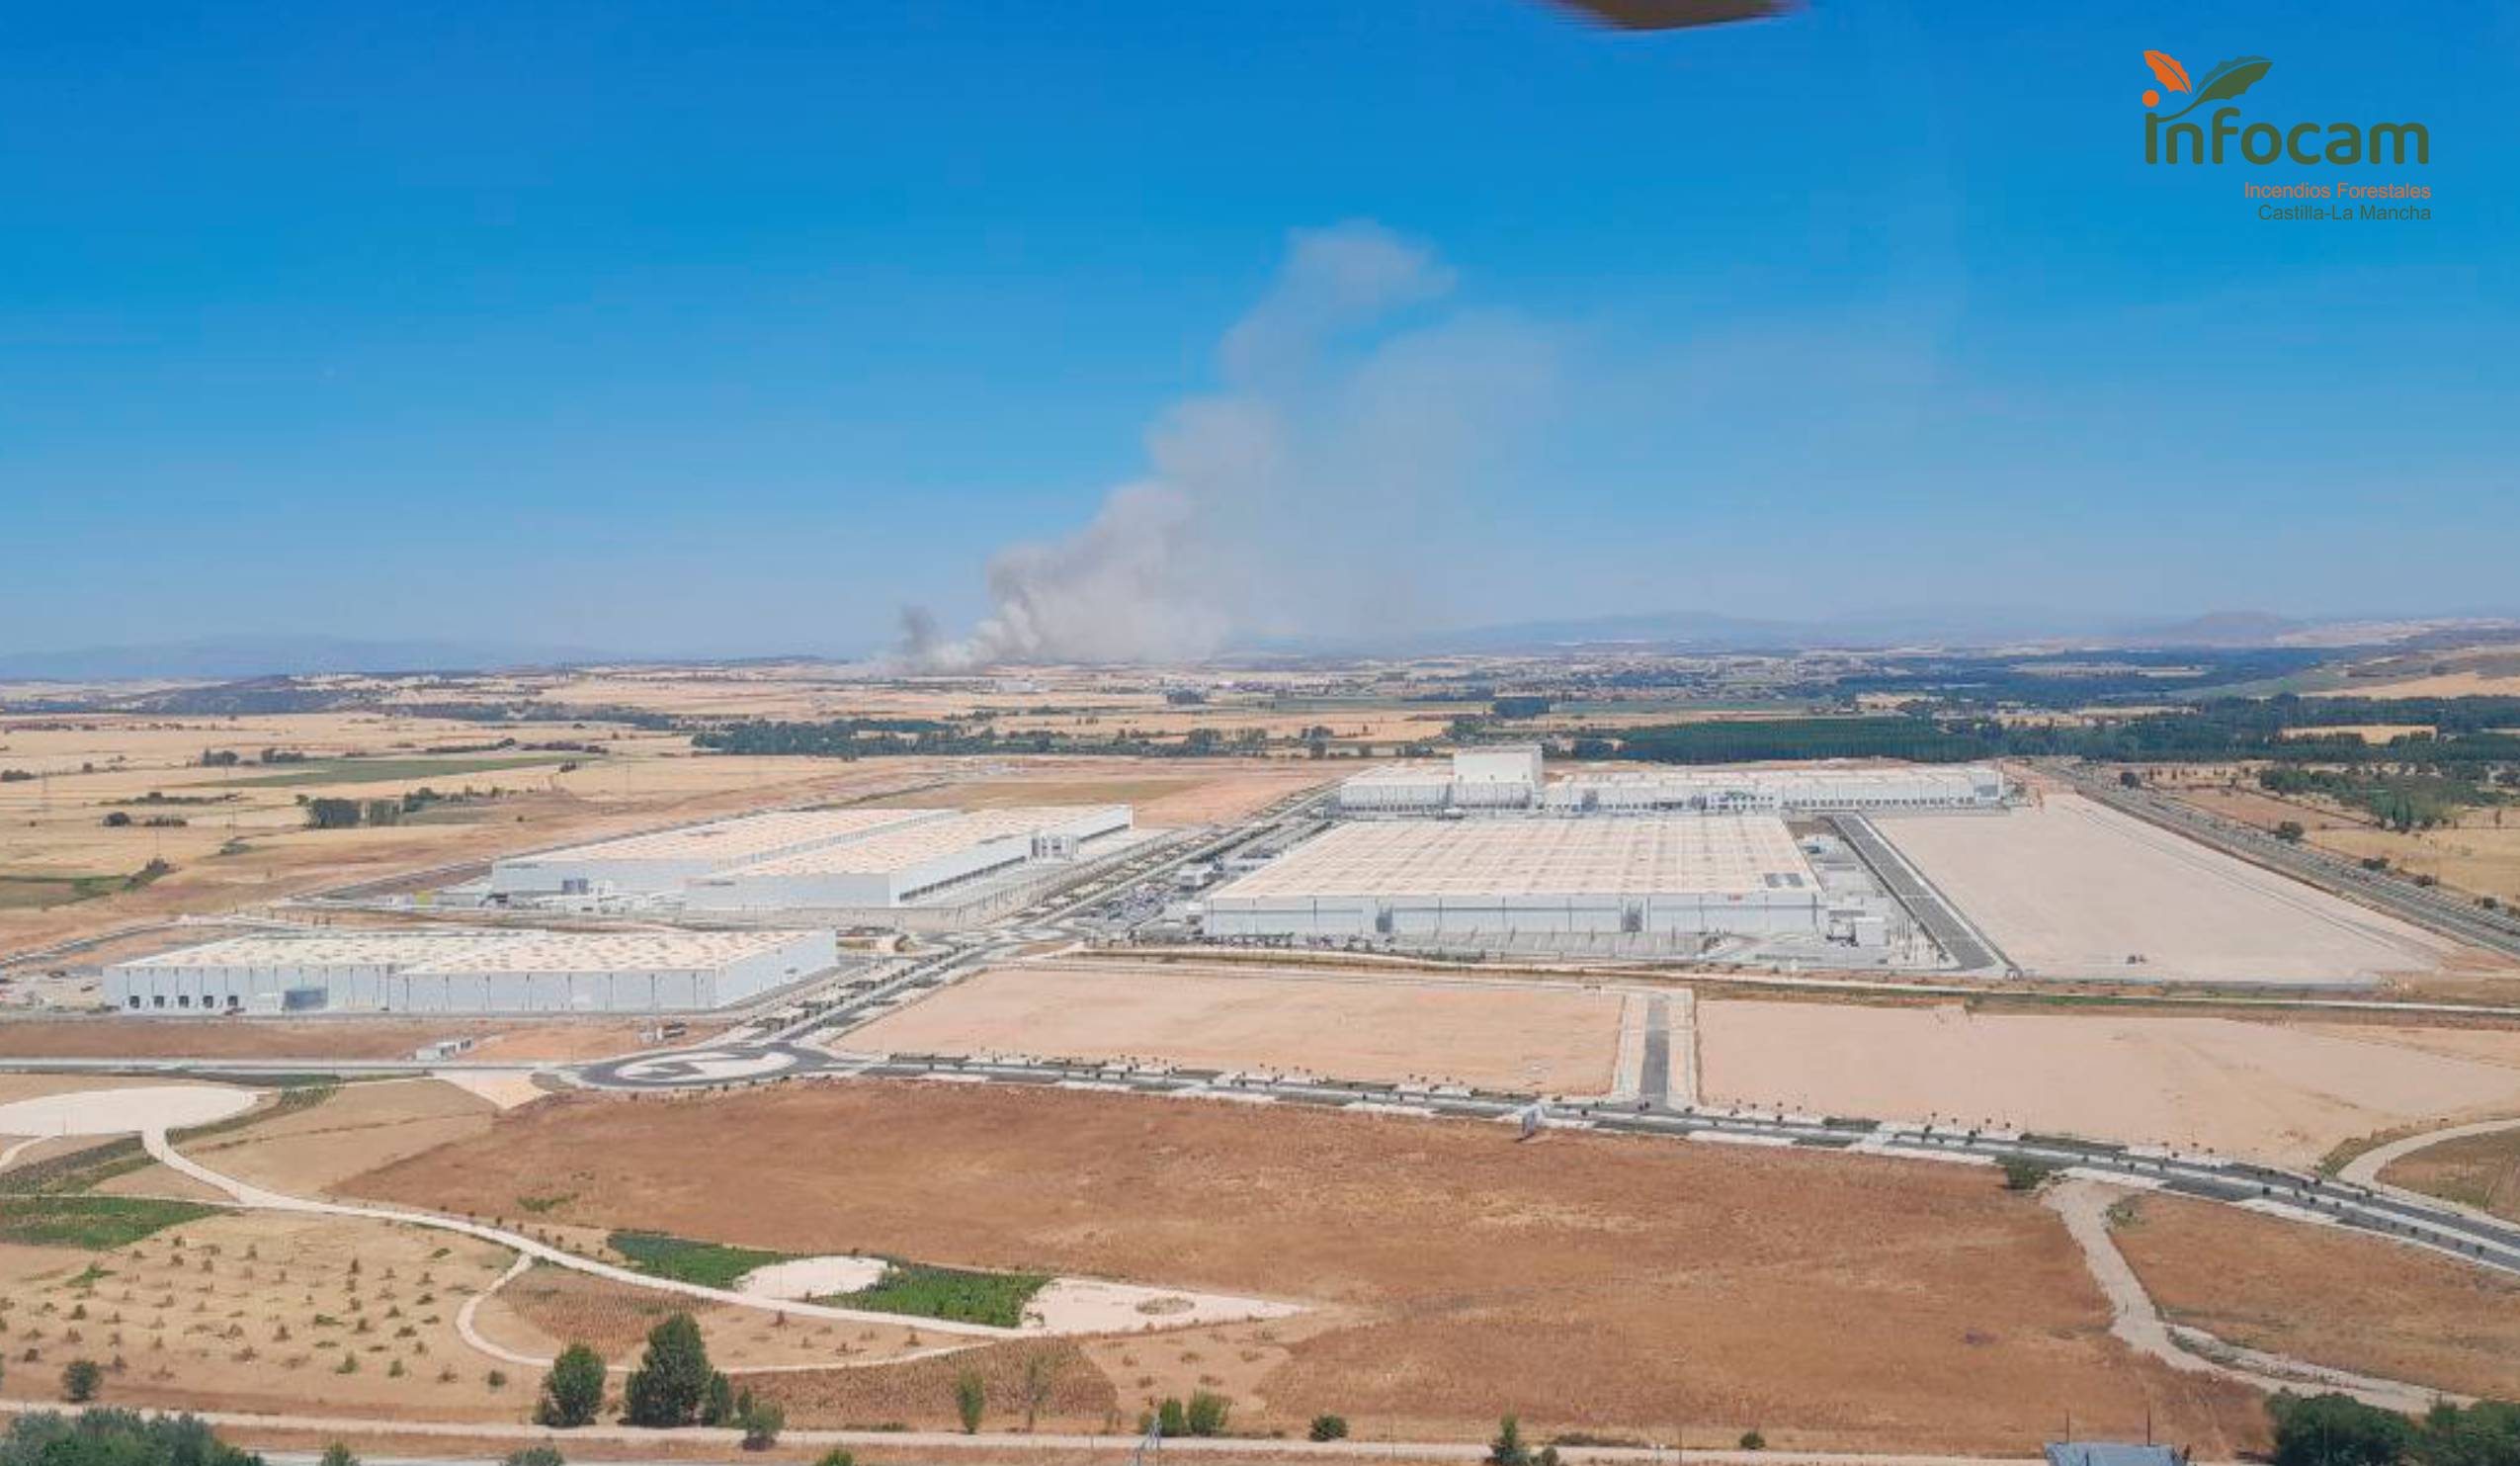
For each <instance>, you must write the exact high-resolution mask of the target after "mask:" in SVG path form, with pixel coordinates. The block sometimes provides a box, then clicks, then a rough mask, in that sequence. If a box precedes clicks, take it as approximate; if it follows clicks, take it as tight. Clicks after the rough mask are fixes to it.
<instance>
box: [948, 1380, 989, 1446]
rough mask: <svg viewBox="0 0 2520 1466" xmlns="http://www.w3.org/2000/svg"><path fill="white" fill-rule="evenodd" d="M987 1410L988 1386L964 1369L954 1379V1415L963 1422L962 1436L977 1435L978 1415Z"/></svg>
mask: <svg viewBox="0 0 2520 1466" xmlns="http://www.w3.org/2000/svg"><path fill="white" fill-rule="evenodd" d="M988 1408H989V1391H988V1386H986V1385H984V1384H981V1383H980V1377H979V1376H978V1375H977V1374H975V1373H973V1372H972V1371H970V1370H968V1369H966V1370H964V1371H963V1372H962V1373H961V1374H958V1375H956V1376H955V1377H954V1414H955V1416H956V1417H957V1418H959V1419H960V1420H961V1421H962V1422H963V1433H964V1434H966V1435H973V1434H977V1433H978V1431H979V1428H980V1414H981V1412H983V1411H985V1410H987V1409H988Z"/></svg>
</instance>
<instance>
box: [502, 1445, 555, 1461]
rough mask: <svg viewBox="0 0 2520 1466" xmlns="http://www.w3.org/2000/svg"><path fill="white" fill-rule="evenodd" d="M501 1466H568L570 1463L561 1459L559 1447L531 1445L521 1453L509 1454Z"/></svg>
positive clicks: (512, 1452) (511, 1452)
mask: <svg viewBox="0 0 2520 1466" xmlns="http://www.w3.org/2000/svg"><path fill="white" fill-rule="evenodd" d="M499 1466H568V1463H567V1462H566V1461H564V1460H562V1459H561V1458H560V1451H559V1447H557V1446H549V1445H529V1446H527V1447H526V1448H525V1449H523V1450H521V1451H510V1452H508V1456H507V1459H506V1460H504V1461H501V1462H500V1463H499Z"/></svg>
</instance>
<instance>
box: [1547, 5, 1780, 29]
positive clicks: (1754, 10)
mask: <svg viewBox="0 0 2520 1466" xmlns="http://www.w3.org/2000/svg"><path fill="white" fill-rule="evenodd" d="M1557 3H1558V4H1560V5H1563V6H1566V7H1567V8H1568V9H1571V10H1579V11H1582V12H1583V13H1584V14H1585V15H1586V16H1587V17H1589V18H1590V19H1592V20H1593V21H1595V22H1597V23H1599V24H1601V25H1605V26H1614V27H1616V28H1618V29H1619V30H1622V31H1677V30H1680V29H1682V28H1683V27H1687V26H1718V25H1722V24H1723V23H1724V22H1726V21H1757V20H1765V19H1767V18H1768V17H1770V16H1778V15H1783V14H1785V13H1786V12H1787V11H1788V10H1790V9H1792V8H1793V6H1792V4H1791V0H1557Z"/></svg>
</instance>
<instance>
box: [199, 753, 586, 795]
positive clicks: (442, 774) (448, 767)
mask: <svg viewBox="0 0 2520 1466" xmlns="http://www.w3.org/2000/svg"><path fill="white" fill-rule="evenodd" d="M586 756H587V755H586V754H583V753H518V754H510V755H506V756H502V757H499V758H313V759H308V760H307V761H306V762H304V763H292V764H278V765H274V766H273V767H276V768H279V769H281V770H282V772H279V773H272V774H248V775H245V776H243V777H241V778H235V779H222V780H220V781H219V782H220V783H221V784H223V785H227V786H229V787H232V788H236V789H281V788H286V787H288V786H290V785H293V784H393V783H408V782H410V781H412V780H415V779H455V778H460V777H468V776H470V775H473V774H495V773H497V772H499V771H500V770H501V769H530V768H544V767H547V766H549V765H551V764H555V763H568V762H570V761H572V760H577V759H583V758H585V757H586Z"/></svg>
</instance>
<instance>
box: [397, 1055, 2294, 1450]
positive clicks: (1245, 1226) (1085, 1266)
mask: <svg viewBox="0 0 2520 1466" xmlns="http://www.w3.org/2000/svg"><path fill="white" fill-rule="evenodd" d="M735 1138H740V1139H739V1140H736V1139H735ZM730 1141H732V1142H733V1143H730ZM765 1156H777V1157H780V1158H783V1159H782V1163H781V1164H778V1165H776V1166H768V1165H763V1164H759V1162H760V1158H762V1157H765ZM520 1186H528V1187H532V1188H534V1189H536V1190H538V1191H541V1192H545V1193H548V1194H551V1195H555V1196H559V1197H563V1198H564V1199H562V1200H559V1201H557V1202H556V1203H555V1204H554V1205H553V1206H552V1208H551V1212H552V1214H553V1215H555V1216H557V1217H559V1218H561V1219H563V1220H565V1221H568V1222H571V1223H576V1224H581V1225H593V1224H599V1223H600V1224H604V1225H616V1226H633V1227H641V1228H650V1229H655V1230H660V1231H668V1232H673V1233H677V1234H679V1235H684V1236H692V1237H705V1238H714V1239H718V1240H722V1241H727V1242H731V1243H740V1244H745V1245H750V1246H757V1247H766V1248H776V1249H779V1250H788V1251H795V1252H836V1251H848V1250H853V1249H857V1250H872V1251H882V1252H889V1253H894V1254H900V1255H910V1256H916V1257H919V1258H921V1259H922V1260H930V1261H936V1262H942V1263H953V1264H961V1265H967V1266H980V1267H999V1268H1010V1269H1031V1270H1042V1271H1050V1272H1059V1273H1073V1274H1081V1275H1087V1276H1101V1277H1110V1278H1116V1279H1122V1280H1127V1281H1135V1282H1146V1283H1151V1284H1157V1285H1161V1286H1167V1287H1181V1288H1200V1289H1208V1290H1214V1291H1219V1292H1242V1293H1251V1294H1256V1295H1260V1296H1268V1297H1280V1298H1295V1299H1301V1300H1308V1301H1312V1302H1315V1303H1321V1304H1327V1305H1332V1306H1334V1315H1333V1316H1332V1317H1330V1318H1328V1319H1327V1320H1326V1321H1321V1327H1320V1328H1319V1330H1318V1332H1313V1333H1309V1334H1306V1335H1304V1336H1303V1337H1290V1338H1288V1339H1287V1340H1286V1341H1285V1342H1284V1348H1285V1350H1286V1352H1285V1355H1284V1361H1283V1362H1282V1363H1277V1364H1275V1365H1274V1366H1273V1367H1271V1368H1270V1369H1269V1371H1268V1372H1267V1373H1266V1374H1265V1375H1264V1376H1263V1377H1262V1378H1261V1379H1260V1380H1259V1381H1258V1382H1257V1384H1256V1385H1255V1386H1254V1389H1255V1390H1256V1396H1255V1398H1250V1399H1242V1400H1239V1401H1238V1403H1237V1407H1236V1408H1237V1419H1240V1420H1243V1421H1245V1422H1247V1423H1252V1424H1253V1425H1255V1426H1259V1427H1263V1428H1265V1427H1268V1426H1272V1425H1275V1426H1282V1427H1286V1428H1298V1429H1300V1428H1301V1426H1302V1423H1303V1422H1305V1421H1306V1420H1308V1419H1309V1418H1310V1416H1311V1415H1312V1414H1314V1413H1317V1412H1322V1411H1335V1412H1339V1413H1342V1414H1347V1415H1350V1416H1351V1417H1370V1418H1372V1419H1375V1420H1377V1421H1388V1422H1390V1423H1391V1424H1392V1427H1393V1428H1394V1429H1395V1430H1396V1431H1397V1432H1398V1433H1400V1434H1403V1435H1406V1434H1408V1433H1409V1432H1411V1431H1413V1430H1414V1431H1424V1432H1428V1433H1441V1434H1448V1435H1456V1436H1464V1437H1470V1436H1474V1435H1478V1434H1482V1433H1484V1432H1486V1431H1488V1430H1491V1429H1492V1428H1493V1425H1494V1421H1495V1418H1496V1417H1497V1415H1499V1414H1500V1413H1502V1412H1503V1411H1506V1410H1520V1411H1522V1412H1523V1413H1524V1414H1525V1416H1526V1418H1527V1419H1528V1420H1529V1421H1530V1422H1531V1423H1533V1424H1534V1425H1535V1426H1536V1427H1539V1428H1567V1427H1579V1428H1590V1429H1625V1430H1631V1431H1635V1432H1638V1433H1648V1432H1652V1431H1655V1430H1658V1429H1661V1428H1663V1427H1666V1426H1667V1425H1668V1424H1669V1423H1670V1422H1672V1421H1674V1420H1686V1421H1690V1422H1694V1423H1701V1425H1702V1426H1703V1425H1713V1424H1721V1425H1722V1428H1724V1429H1726V1430H1728V1431H1730V1432H1731V1433H1733V1434H1738V1433H1739V1432H1740V1431H1741V1430H1744V1429H1749V1428H1752V1427H1757V1428H1760V1429H1762V1430H1765V1431H1767V1432H1768V1433H1769V1434H1770V1436H1771V1438H1775V1439H1779V1440H1787V1439H1791V1440H1794V1441H1796V1442H1798V1443H1806V1444H1821V1443H1835V1444H1839V1445H1843V1446H1856V1445H1862V1446H1866V1447H1871V1448H1880V1449H1890V1448H1919V1449H1922V1448H1928V1447H1947V1448H1955V1449H1967V1450H2009V1451H2027V1450H2029V1449H2032V1448H2034V1447H2035V1445H2036V1443H2037V1442H2038V1441H2039V1440H2040V1439H2041V1438H2042V1437H2043V1434H2045V1433H2047V1432H2051V1431H2053V1429H2054V1428H2055V1422H2056V1421H2057V1420H2058V1419H2060V1418H2061V1414H2062V1411H2063V1410H2064V1409H2065V1408H2066V1407H2067V1406H2068V1404H2069V1405H2070V1407H2071V1409H2072V1410H2073V1412H2074V1416H2075V1419H2076V1421H2077V1422H2080V1423H2088V1425H2089V1426H2090V1428H2092V1429H2094V1430H2136V1429H2141V1428H2142V1421H2143V1415H2144V1412H2145V1410H2146V1409H2147V1408H2149V1409H2150V1410H2151V1411H2152V1412H2153V1413H2154V1416H2155V1419H2156V1422H2157V1423H2159V1424H2160V1425H2161V1427H2162V1428H2163V1429H2165V1430H2168V1431H2170V1432H2171V1433H2172V1436H2173V1438H2177V1439H2183V1440H2189V1441H2193V1442H2196V1443H2197V1444H2198V1446H2199V1447H2200V1448H2201V1449H2204V1450H2207V1451H2209V1452H2216V1453H2220V1452H2225V1451H2228V1450H2230V1449H2233V1448H2236V1447H2238V1446H2241V1445H2246V1444H2250V1443H2253V1442H2256V1441H2257V1440H2259V1439H2260V1431H2261V1428H2262V1427H2261V1425H2260V1423H2259V1412H2258V1409H2257V1407H2256V1405H2255V1403H2254V1402H2253V1400H2251V1399H2250V1398H2249V1397H2248V1396H2247V1395H2246V1394H2245V1393H2244V1392H2241V1391H2237V1390H2235V1389H2227V1388H2224V1387H2221V1386H2217V1385H2213V1384H2211V1383H2200V1382H2198V1381H2194V1380H2188V1379H2181V1378H2177V1377H2174V1376H2172V1375H2171V1374H2170V1373H2169V1372H2167V1371H2166V1370H2163V1369H2160V1368H2158V1367H2156V1366H2152V1365H2148V1364H2146V1363H2144V1362H2143V1361H2141V1360H2138V1359H2135V1358H2132V1357H2131V1356H2130V1355H2129V1354H2128V1353H2127V1352H2126V1351H2125V1350H2124V1349H2123V1348H2122V1347H2121V1346H2120V1345H2118V1344H2117V1343H2116V1342H2115V1341H2114V1340H2112V1339H2110V1338H2109V1337H2107V1326H2108V1317H2107V1312H2106V1308H2105V1305H2104V1304H2103V1301H2102V1300H2101V1298H2100V1296H2099V1294H2098V1292H2097V1290H2096V1289H2095V1288H2094V1287H2093V1285H2092V1283H2091V1281H2090V1279H2089V1277H2088V1275H2087V1273H2086V1272H2085V1270H2084V1268H2083V1265H2082V1262H2081V1258H2080V1256H2079V1254H2078V1253H2077V1252H2076V1250H2075V1249H2074V1248H2073V1245H2072V1243H2071V1241H2070V1239H2069V1238H2068V1237H2067V1236H2066V1234H2065V1233H2064V1231H2063V1229H2062V1227H2061V1226H2060V1225H2058V1223H2057V1221H2056V1219H2055V1218H2054V1217H2053V1216H2052V1215H2050V1214H2049V1213H2048V1212H2047V1211H2046V1210H2045V1209H2043V1208H2041V1207H2040V1206H2039V1205H2038V1204H2037V1203H2036V1202H2035V1201H2032V1200H2029V1199H2027V1198H2024V1197H2020V1196H2014V1195H2007V1194H2005V1193H2003V1192H2002V1191H2001V1190H2000V1188H1999V1187H1998V1186H1997V1184H1996V1183H1995V1181H1994V1180H1993V1179H1992V1177H1991V1176H1990V1175H1988V1174H1987V1173H1986V1172H1984V1171H1982V1170H1979V1169H1976V1168H1974V1167H1971V1168H1962V1167H1944V1166H1933V1165H1925V1164H1914V1163H1900V1162H1892V1161H1875V1160H1856V1159H1850V1158H1843V1157H1823V1156H1813V1155H1804V1154H1796V1153H1778V1152H1764V1151H1762V1152H1748V1151H1743V1150H1738V1149H1734V1148H1728V1147H1713V1146H1708V1147H1696V1146H1684V1145H1676V1144H1664V1143H1657V1142H1651V1141H1641V1140H1633V1139H1626V1138H1618V1137H1609V1136H1587V1135H1578V1134H1572V1133H1563V1132H1558V1133H1552V1134H1550V1135H1549V1136H1547V1137H1545V1138H1544V1139H1543V1140H1541V1141H1540V1142H1537V1143H1534V1144H1528V1145H1525V1144H1517V1143H1516V1142H1515V1140H1514V1139H1513V1133H1512V1131H1511V1130H1510V1129H1509V1128H1508V1127H1502V1126H1474V1125H1459V1124H1443V1123H1433V1122H1424V1121H1413V1120H1407V1119H1398V1118H1390V1117H1380V1116H1365V1115H1353V1114H1340V1113H1329V1112H1309V1111H1299V1110H1295V1109H1292V1108H1281V1107H1261V1106H1245V1105H1224V1104H1213V1105H1212V1104H1197V1103H1191V1102H1170V1101H1150V1100H1145V1099H1139V1098H1135V1097H1131V1096H1119V1095H1107V1094H1098V1093H1079V1092H1063V1091H1049V1092H1045V1091H1039V1090H1010V1089H995V1088H979V1087H976V1086H961V1085H941V1084H917V1083H898V1084H890V1083H867V1082H858V1083H850V1084H845V1085H843V1084H795V1085H784V1086H776V1087H773V1088H769V1089H762V1090H752V1091H745V1092H741V1093H736V1094H729V1095H723V1096H712V1097H689V1098H679V1099H671V1100H663V1099H629V1098H616V1097H605V1096H576V1095H572V1096H564V1097H562V1098H560V1099H557V1100H555V1101H553V1102H552V1103H549V1104H545V1105H537V1106H535V1107H533V1108H531V1109H527V1110H520V1111H515V1112H512V1113H510V1114H508V1115H505V1116H503V1117H501V1118H500V1119H499V1121H498V1122H497V1123H496V1124H495V1125H494V1126H493V1127H492V1129H491V1131H490V1133H489V1134H487V1135H484V1136H482V1137H480V1138H478V1139H475V1140H471V1141H464V1142H460V1143H458V1144H455V1145H452V1146H448V1147H445V1148H442V1149H440V1150H438V1151H435V1152H432V1153H429V1154H428V1155H425V1156H420V1157H416V1158H413V1159H411V1160H408V1161H405V1162H402V1163H400V1164H396V1165H392V1166H388V1167H386V1168H384V1169H382V1170H379V1171H377V1172H374V1173H372V1174H370V1175H368V1176H365V1177H361V1178H359V1179H358V1180H357V1181H355V1182H353V1183H351V1189H355V1190H357V1191H359V1192H361V1193H362V1194H370V1195H375V1196H378V1197H381V1198H384V1199H387V1200H393V1201H404V1202H414V1203H425V1204H428V1205H433V1206H439V1207H454V1208H459V1209H469V1210H473V1211H478V1212H482V1213H484V1214H489V1213H494V1212H498V1211H501V1210H504V1209H506V1208H507V1207H508V1206H509V1205H510V1204H511V1203H512V1201H513V1198H514V1197H515V1196H516V1195H517V1193H518V1188H519V1187H520ZM1206 1332H1208V1331H1198V1334H1201V1335H1203V1334H1205V1333H1206ZM1290 1332H1292V1331H1290ZM1193 1337H1198V1336H1197V1335H1194V1336H1193ZM1179 1338H1180V1337H1179V1336H1170V1337H1165V1338H1164V1342H1165V1344H1166V1346H1168V1347H1172V1348H1175V1349H1177V1350H1178V1349H1182V1348H1187V1349H1188V1350H1190V1351H1191V1352H1204V1351H1203V1350H1201V1349H1200V1347H1199V1345H1198V1344H1197V1343H1195V1342H1192V1343H1186V1344H1185V1343H1182V1342H1179V1341H1178V1340H1179ZM1241 1347H1251V1348H1255V1349H1257V1348H1261V1347H1262V1346H1261V1345H1258V1344H1245V1345H1242V1346H1241ZM1237 1356H1238V1349H1237ZM1263 1357H1265V1353H1264V1355H1263ZM1193 1362H1204V1361H1193ZM1147 1372H1148V1374H1149V1376H1150V1377H1151V1373H1152V1371H1147ZM1203 1372H1212V1371H1203ZM1135 1377H1136V1376H1134V1375H1133V1376H1130V1377H1129V1378H1128V1379H1125V1380H1122V1381H1120V1382H1118V1385H1117V1388H1119V1389H1120V1390H1121V1392H1122V1396H1123V1405H1124V1407H1125V1408H1129V1409H1131V1410H1132V1412H1133V1414H1134V1406H1135V1404H1136V1401H1135V1399H1134V1398H1133V1392H1134V1379H1135ZM1219 1377H1221V1376H1219ZM1194 1378H1195V1373H1194ZM950 1405H951V1401H950V1399H948V1398H945V1395H944V1392H940V1393H939V1397H938V1398H937V1399H936V1400H935V1401H934V1403H933V1404H928V1405H926V1406H924V1407H923V1409H922V1413H921V1414H920V1415H918V1416H916V1417H914V1418H913V1419H914V1420H915V1421H941V1420H943V1419H946V1418H947V1416H948V1414H949V1412H950Z"/></svg>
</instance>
